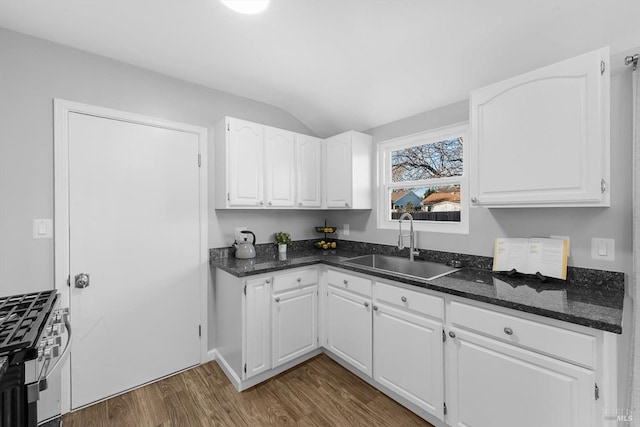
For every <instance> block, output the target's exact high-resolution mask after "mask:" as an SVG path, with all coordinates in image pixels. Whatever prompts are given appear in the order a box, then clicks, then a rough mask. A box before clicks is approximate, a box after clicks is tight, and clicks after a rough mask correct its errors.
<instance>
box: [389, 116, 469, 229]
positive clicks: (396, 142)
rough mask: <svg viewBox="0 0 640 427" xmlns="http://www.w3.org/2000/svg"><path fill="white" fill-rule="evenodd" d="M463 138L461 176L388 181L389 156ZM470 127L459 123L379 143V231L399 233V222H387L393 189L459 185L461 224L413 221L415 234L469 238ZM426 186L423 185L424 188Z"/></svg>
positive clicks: (390, 220)
mask: <svg viewBox="0 0 640 427" xmlns="http://www.w3.org/2000/svg"><path fill="white" fill-rule="evenodd" d="M459 137H462V141H463V143H462V176H454V177H447V178H434V179H429V180H421V181H404V182H395V183H394V182H392V181H391V160H390V159H391V152H393V151H396V150H399V149H402V148H406V147H412V146H415V145H423V144H430V143H434V142H440V141H445V140H448V139H452V138H459ZM469 151H470V150H469V123H468V122H465V123H458V124H455V125H451V126H446V127H441V128H437V129H433V130H429V131H425V132H420V133H416V134H413V135H409V136H403V137H399V138H394V139H390V140H386V141H381V142H379V143H378V146H377V152H378V153H377V165H378V168H377V177H378V185H377V187H378V189H377V194H378V197H377V199H378V209H377V214H378V228H380V229H395V230H397V229H398V220H393V219H389V218H388V213H389V206H391V199H390V197H391V196H390V194H391V192H390V190H392V189H394V188H411V187H427V186H429V187H431V186H444V185H451V184H460V222H450V221H415V222H414V223H413V228H414V230H416V231H428V232H434V233H452V234H469V213H470V212H469ZM425 184H426V185H425Z"/></svg>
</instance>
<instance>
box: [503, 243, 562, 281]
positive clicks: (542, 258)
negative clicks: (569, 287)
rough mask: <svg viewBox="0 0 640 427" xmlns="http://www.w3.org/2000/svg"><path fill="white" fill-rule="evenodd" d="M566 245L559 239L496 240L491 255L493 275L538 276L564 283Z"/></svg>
mask: <svg viewBox="0 0 640 427" xmlns="http://www.w3.org/2000/svg"><path fill="white" fill-rule="evenodd" d="M567 253H568V242H567V241H566V240H560V239H542V238H531V239H509V238H498V239H496V241H495V247H494V251H493V271H511V270H513V269H515V270H516V271H517V272H519V273H524V274H536V273H540V274H542V275H543V276H546V277H555V278H556V279H562V280H566V279H567Z"/></svg>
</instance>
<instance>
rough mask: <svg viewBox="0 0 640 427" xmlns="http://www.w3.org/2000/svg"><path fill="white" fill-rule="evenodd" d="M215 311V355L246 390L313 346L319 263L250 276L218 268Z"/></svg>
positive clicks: (308, 353)
mask: <svg viewBox="0 0 640 427" xmlns="http://www.w3.org/2000/svg"><path fill="white" fill-rule="evenodd" d="M215 311H216V320H215V322H216V335H217V337H216V338H217V340H216V350H215V355H216V359H217V360H218V362H219V364H220V366H221V367H222V369H223V370H224V371H225V374H226V375H227V377H229V379H230V380H231V381H232V382H233V383H234V386H235V387H236V389H238V390H244V389H246V388H248V387H251V386H253V385H255V384H257V383H259V382H261V381H264V380H266V379H267V378H269V377H271V376H273V375H275V374H277V373H279V372H281V371H283V370H285V369H287V368H289V367H291V366H293V364H295V363H296V361H298V362H300V361H302V360H304V358H305V357H307V358H308V357H312V356H313V354H314V351H316V352H317V348H318V268H317V267H316V266H311V267H305V268H299V269H292V270H287V271H285V272H278V273H272V274H267V275H258V276H252V277H251V278H248V279H247V278H238V277H235V276H233V275H231V274H229V273H226V272H224V271H222V270H221V269H217V270H216V274H215ZM287 364H288V365H287Z"/></svg>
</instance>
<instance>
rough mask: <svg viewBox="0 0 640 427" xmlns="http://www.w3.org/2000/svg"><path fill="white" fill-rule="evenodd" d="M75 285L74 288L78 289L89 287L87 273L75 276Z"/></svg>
mask: <svg viewBox="0 0 640 427" xmlns="http://www.w3.org/2000/svg"><path fill="white" fill-rule="evenodd" d="M75 285H76V288H80V289H83V288H86V287H87V286H89V275H88V274H87V273H80V274H76V277H75Z"/></svg>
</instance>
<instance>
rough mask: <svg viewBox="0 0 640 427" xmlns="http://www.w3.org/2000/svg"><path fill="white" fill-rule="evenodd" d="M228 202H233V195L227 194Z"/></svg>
mask: <svg viewBox="0 0 640 427" xmlns="http://www.w3.org/2000/svg"><path fill="white" fill-rule="evenodd" d="M227 201H229V202H230V201H231V193H227Z"/></svg>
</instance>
